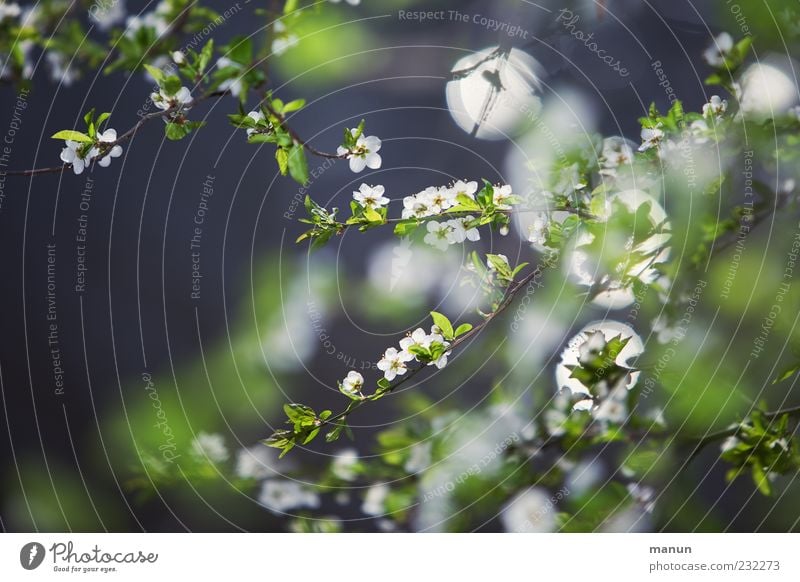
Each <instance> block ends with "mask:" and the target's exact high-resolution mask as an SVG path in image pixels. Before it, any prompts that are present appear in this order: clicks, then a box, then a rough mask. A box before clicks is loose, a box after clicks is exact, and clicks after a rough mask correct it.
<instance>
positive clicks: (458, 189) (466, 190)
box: [451, 180, 478, 200]
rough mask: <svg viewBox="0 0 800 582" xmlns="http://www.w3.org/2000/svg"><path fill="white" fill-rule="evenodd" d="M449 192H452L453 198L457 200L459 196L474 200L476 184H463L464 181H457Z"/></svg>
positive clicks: (473, 182) (476, 189)
mask: <svg viewBox="0 0 800 582" xmlns="http://www.w3.org/2000/svg"><path fill="white" fill-rule="evenodd" d="M451 190H452V191H453V197H454V198H458V196H459V195H460V194H463V195H464V196H466V197H467V198H472V199H473V200H474V199H475V193H476V192H477V191H478V183H477V182H475V181H472V182H465V181H464V180H459V181H458V182H456V183H455V184H453V186H452V188H451Z"/></svg>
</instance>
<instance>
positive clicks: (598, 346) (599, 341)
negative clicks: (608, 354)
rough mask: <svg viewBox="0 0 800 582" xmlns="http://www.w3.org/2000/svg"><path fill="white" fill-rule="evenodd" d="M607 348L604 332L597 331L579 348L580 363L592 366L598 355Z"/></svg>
mask: <svg viewBox="0 0 800 582" xmlns="http://www.w3.org/2000/svg"><path fill="white" fill-rule="evenodd" d="M605 347H606V336H605V335H603V332H602V331H595V332H593V333H591V334H590V335H589V337H588V338H586V341H585V342H583V343H582V344H581V345H580V346H578V361H579V362H580V363H581V364H583V365H584V366H587V365H589V364H591V363H592V362H593V361H594V359H595V358H596V357H597V356H598V354H599V353H600V352H601V351H602V350H603V348H605Z"/></svg>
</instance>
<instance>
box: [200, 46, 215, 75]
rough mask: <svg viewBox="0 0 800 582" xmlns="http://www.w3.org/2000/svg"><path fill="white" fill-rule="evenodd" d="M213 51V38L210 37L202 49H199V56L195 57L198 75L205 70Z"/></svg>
mask: <svg viewBox="0 0 800 582" xmlns="http://www.w3.org/2000/svg"><path fill="white" fill-rule="evenodd" d="M213 53H214V39H213V38H212V39H211V40H209V41H208V42H207V43H206V44H205V46H204V47H203V50H201V51H200V56H199V57H198V58H197V73H198V75H202V74H203V73H204V72H205V70H206V67H207V66H208V63H209V62H211V56H212V55H213Z"/></svg>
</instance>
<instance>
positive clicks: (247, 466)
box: [234, 445, 276, 480]
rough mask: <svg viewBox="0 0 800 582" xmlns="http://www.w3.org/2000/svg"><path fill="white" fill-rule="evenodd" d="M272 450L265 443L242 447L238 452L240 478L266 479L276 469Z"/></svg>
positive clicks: (236, 468) (237, 471)
mask: <svg viewBox="0 0 800 582" xmlns="http://www.w3.org/2000/svg"><path fill="white" fill-rule="evenodd" d="M272 456H273V453H272V451H271V450H270V449H269V448H267V447H265V446H264V445H256V446H254V447H249V448H246V449H240V450H239V452H237V453H236V467H235V469H234V471H235V473H236V476H237V477H239V478H240V479H259V480H260V479H264V478H266V477H269V476H270V475H272V474H274V473H275V472H276V471H275V469H274V468H273V466H272Z"/></svg>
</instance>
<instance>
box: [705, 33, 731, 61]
mask: <svg viewBox="0 0 800 582" xmlns="http://www.w3.org/2000/svg"><path fill="white" fill-rule="evenodd" d="M732 49H733V37H732V36H731V35H730V34H728V33H727V32H723V33H721V34H720V35H719V36H717V37H716V38H715V39H714V41H713V42H712V43H711V46H709V47H708V48H707V49H706V50H705V52H703V58H704V59H705V60H706V62H707V63H708V64H709V65H711V66H712V67H721V66H722V65H723V64H725V57H727V56H728V54H729V53H730V52H731V50H732Z"/></svg>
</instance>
